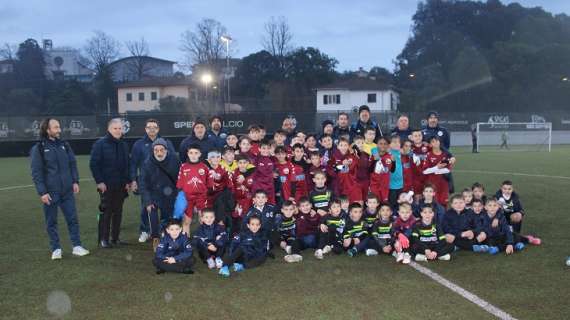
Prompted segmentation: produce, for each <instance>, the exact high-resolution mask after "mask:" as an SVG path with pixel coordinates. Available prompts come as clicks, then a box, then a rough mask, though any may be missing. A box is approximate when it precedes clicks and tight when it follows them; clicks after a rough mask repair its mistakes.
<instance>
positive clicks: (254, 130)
mask: <svg viewBox="0 0 570 320" xmlns="http://www.w3.org/2000/svg"><path fill="white" fill-rule="evenodd" d="M260 133H261V130H260V129H259V126H258V125H256V124H252V125H250V126H249V127H248V128H247V137H248V138H249V141H250V143H251V153H252V154H253V155H255V156H257V155H258V154H259V147H260V144H259V141H260V139H261V138H260Z"/></svg>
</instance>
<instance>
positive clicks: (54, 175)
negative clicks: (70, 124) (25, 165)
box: [30, 118, 89, 260]
mask: <svg viewBox="0 0 570 320" xmlns="http://www.w3.org/2000/svg"><path fill="white" fill-rule="evenodd" d="M60 134H61V128H60V125H59V121H57V120H56V119H52V118H47V119H45V120H44V121H42V123H41V125H40V137H41V140H40V142H38V143H37V144H36V145H34V146H33V147H32V150H31V151H30V158H31V171H32V180H33V181H34V185H35V187H36V191H37V192H38V195H39V196H40V200H41V201H42V203H43V210H44V217H45V221H46V229H47V233H48V236H49V239H50V246H51V251H52V256H51V258H52V260H57V259H61V256H62V250H61V245H60V243H59V235H58V233H57V208H58V207H59V208H61V211H62V212H63V215H64V217H65V221H66V222H67V229H68V231H69V236H70V238H71V242H72V244H73V252H72V253H73V255H76V256H84V255H87V254H89V251H87V250H85V248H83V247H82V246H81V240H80V238H79V222H78V220H77V209H76V207H75V196H74V193H78V192H79V174H78V172H77V162H76V161H75V155H74V154H73V150H71V147H70V146H69V144H68V143H67V142H64V141H62V140H60Z"/></svg>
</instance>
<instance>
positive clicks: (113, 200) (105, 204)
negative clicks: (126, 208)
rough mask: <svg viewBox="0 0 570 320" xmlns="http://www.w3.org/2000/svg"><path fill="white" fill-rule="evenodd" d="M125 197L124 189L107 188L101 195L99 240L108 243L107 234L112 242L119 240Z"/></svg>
mask: <svg viewBox="0 0 570 320" xmlns="http://www.w3.org/2000/svg"><path fill="white" fill-rule="evenodd" d="M126 196H127V191H126V190H125V189H124V187H114V188H108V189H107V191H105V193H103V194H102V195H101V205H102V208H103V216H102V217H101V221H100V222H99V239H100V240H102V241H103V240H105V241H109V234H110V235H111V239H112V240H119V234H120V233H121V221H122V219H123V202H124V201H125V197H126Z"/></svg>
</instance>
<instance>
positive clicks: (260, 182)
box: [253, 140, 275, 205]
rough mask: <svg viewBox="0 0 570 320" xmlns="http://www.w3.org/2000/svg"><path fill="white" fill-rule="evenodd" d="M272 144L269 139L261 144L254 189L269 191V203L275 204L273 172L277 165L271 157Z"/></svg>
mask: <svg viewBox="0 0 570 320" xmlns="http://www.w3.org/2000/svg"><path fill="white" fill-rule="evenodd" d="M270 151H271V146H270V145H269V141H267V140H263V141H261V143H260V144H259V155H257V156H256V157H255V161H254V163H253V164H254V165H255V172H254V173H253V191H254V192H256V191H257V190H264V191H265V192H266V193H267V198H268V203H270V204H273V205H274V204H275V185H274V183H273V172H274V170H275V165H274V163H273V159H271V152H270Z"/></svg>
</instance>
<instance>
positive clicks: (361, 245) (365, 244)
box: [346, 238, 370, 252]
mask: <svg viewBox="0 0 570 320" xmlns="http://www.w3.org/2000/svg"><path fill="white" fill-rule="evenodd" d="M351 240H352V242H351V244H350V246H348V248H346V249H352V248H355V249H356V251H357V252H362V251H364V250H366V249H368V246H369V244H368V243H369V240H370V238H364V239H360V242H359V243H358V244H357V245H355V244H354V239H351Z"/></svg>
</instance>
